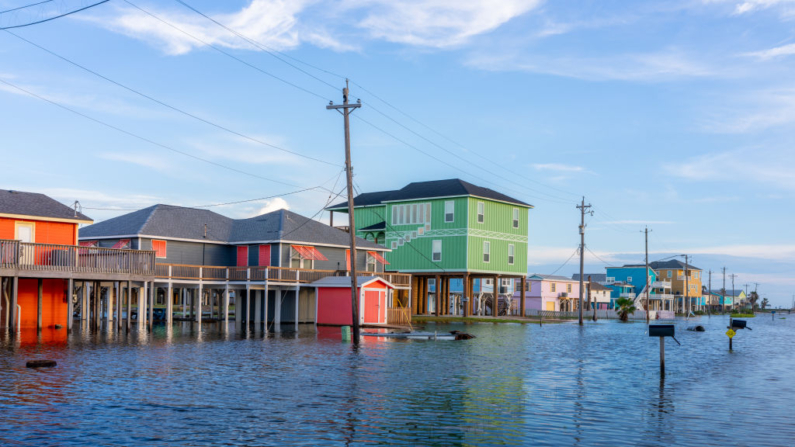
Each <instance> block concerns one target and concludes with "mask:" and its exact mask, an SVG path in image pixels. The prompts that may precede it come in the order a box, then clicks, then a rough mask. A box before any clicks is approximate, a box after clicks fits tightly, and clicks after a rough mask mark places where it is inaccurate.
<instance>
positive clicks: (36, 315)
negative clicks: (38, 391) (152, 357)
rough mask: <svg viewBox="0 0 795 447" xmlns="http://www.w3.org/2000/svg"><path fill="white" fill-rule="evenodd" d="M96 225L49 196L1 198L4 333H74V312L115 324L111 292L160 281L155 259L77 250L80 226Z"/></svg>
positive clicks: (0, 314) (2, 194)
mask: <svg viewBox="0 0 795 447" xmlns="http://www.w3.org/2000/svg"><path fill="white" fill-rule="evenodd" d="M92 222H93V221H92V220H91V219H90V218H88V217H86V216H85V215H83V214H81V213H79V212H77V211H76V210H74V209H71V208H69V207H67V206H65V205H63V204H61V203H59V202H57V201H56V200H53V199H51V198H49V197H47V196H45V195H43V194H36V193H29V192H19V191H6V190H0V278H2V287H0V326H11V327H18V328H38V329H45V328H54V327H59V326H63V327H66V328H71V324H72V318H71V317H72V315H73V310H78V311H79V313H80V314H81V316H82V319H84V320H87V319H88V318H89V314H91V315H93V317H94V318H93V319H92V322H93V323H97V324H98V322H99V318H98V316H99V315H104V317H105V318H110V319H111V320H112V319H113V312H112V310H113V301H112V300H110V299H108V298H109V296H110V292H109V286H111V287H112V285H113V284H114V282H117V281H125V282H127V281H135V282H136V283H138V282H141V283H144V282H147V281H151V280H152V279H153V278H154V253H151V252H141V253H131V252H130V251H128V250H119V249H113V248H107V249H100V248H96V247H79V246H78V244H77V239H78V237H77V232H78V225H80V224H90V223H92ZM117 248H119V247H117ZM102 281H104V282H105V283H104V284H102V283H101V282H102ZM103 288H104V290H103ZM78 290H79V291H81V292H82V293H80V295H82V298H83V299H82V300H81V301H78V302H77V305H78V307H77V309H73V305H74V304H75V303H74V301H73V296H74V295H75V292H76V291H78ZM89 290H90V295H89V292H88V291H89ZM103 292H108V293H107V295H105V294H103ZM89 303H90V304H89Z"/></svg>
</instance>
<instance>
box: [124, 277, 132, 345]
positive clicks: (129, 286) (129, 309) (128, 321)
mask: <svg viewBox="0 0 795 447" xmlns="http://www.w3.org/2000/svg"><path fill="white" fill-rule="evenodd" d="M130 315H132V281H127V318H126V320H125V322H124V324H125V326H126V328H127V332H130V325H131V321H132V319H131V318H130Z"/></svg>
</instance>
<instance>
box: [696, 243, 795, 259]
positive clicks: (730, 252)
mask: <svg viewBox="0 0 795 447" xmlns="http://www.w3.org/2000/svg"><path fill="white" fill-rule="evenodd" d="M683 253H684V252H683ZM687 253H689V254H702V255H704V254H708V255H723V256H738V257H746V258H758V259H766V260H777V261H795V245H793V244H741V245H721V246H713V247H701V248H688V249H687Z"/></svg>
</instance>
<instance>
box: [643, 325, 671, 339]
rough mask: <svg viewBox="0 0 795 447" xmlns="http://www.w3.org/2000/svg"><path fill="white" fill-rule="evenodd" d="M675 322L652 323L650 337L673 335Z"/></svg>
mask: <svg viewBox="0 0 795 447" xmlns="http://www.w3.org/2000/svg"><path fill="white" fill-rule="evenodd" d="M673 336H674V325H673V324H650V325H649V337H673Z"/></svg>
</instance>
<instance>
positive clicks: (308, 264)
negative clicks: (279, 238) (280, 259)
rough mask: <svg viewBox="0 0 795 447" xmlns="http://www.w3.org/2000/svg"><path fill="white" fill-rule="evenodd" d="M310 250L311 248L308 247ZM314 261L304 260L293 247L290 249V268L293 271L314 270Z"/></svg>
mask: <svg viewBox="0 0 795 447" xmlns="http://www.w3.org/2000/svg"><path fill="white" fill-rule="evenodd" d="M310 248H311V247H310ZM314 265H315V261H314V260H312V259H305V258H304V257H303V256H301V253H299V252H298V250H296V249H295V248H293V247H290V267H292V268H294V269H312V268H314Z"/></svg>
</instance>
